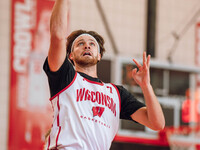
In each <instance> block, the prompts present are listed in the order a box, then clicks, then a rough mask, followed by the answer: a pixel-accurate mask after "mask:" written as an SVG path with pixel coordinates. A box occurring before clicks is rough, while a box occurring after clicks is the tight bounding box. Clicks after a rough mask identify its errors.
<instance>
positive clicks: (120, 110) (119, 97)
mask: <svg viewBox="0 0 200 150" xmlns="http://www.w3.org/2000/svg"><path fill="white" fill-rule="evenodd" d="M110 84H112V85H113V86H114V88H115V90H116V91H117V95H118V97H119V112H121V97H120V93H119V90H118V88H117V87H116V86H115V85H114V84H113V83H110Z"/></svg>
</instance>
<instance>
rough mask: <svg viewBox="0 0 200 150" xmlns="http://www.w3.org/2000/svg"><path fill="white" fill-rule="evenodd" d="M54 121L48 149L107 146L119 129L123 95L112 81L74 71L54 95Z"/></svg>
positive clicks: (104, 148)
mask: <svg viewBox="0 0 200 150" xmlns="http://www.w3.org/2000/svg"><path fill="white" fill-rule="evenodd" d="M50 100H51V102H52V105H53V109H54V121H53V125H52V128H51V133H50V136H49V140H48V143H47V145H46V146H47V149H55V147H57V149H67V150H108V149H109V148H110V146H111V143H112V141H113V139H114V137H115V135H116V133H117V131H118V125H119V114H120V104H121V102H120V101H121V100H120V96H119V92H118V90H117V88H116V87H115V85H113V84H106V83H98V82H93V81H90V80H88V79H86V78H84V77H82V76H81V75H80V74H79V73H76V74H75V77H74V79H73V81H72V82H71V83H70V85H68V86H67V87H66V88H64V89H63V90H62V91H60V92H59V93H58V94H56V95H55V96H54V97H52V98H51V99H50Z"/></svg>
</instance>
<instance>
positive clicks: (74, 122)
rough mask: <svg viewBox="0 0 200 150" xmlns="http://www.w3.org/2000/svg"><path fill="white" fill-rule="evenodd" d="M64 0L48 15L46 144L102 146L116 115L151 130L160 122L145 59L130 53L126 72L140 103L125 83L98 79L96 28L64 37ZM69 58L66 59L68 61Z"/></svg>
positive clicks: (83, 148)
mask: <svg viewBox="0 0 200 150" xmlns="http://www.w3.org/2000/svg"><path fill="white" fill-rule="evenodd" d="M68 7H69V2H68V0H56V2H55V5H54V8H53V12H52V16H51V21H50V33H51V41H50V49H49V53H48V57H47V59H46V61H45V63H44V70H45V72H46V74H47V76H48V81H49V86H50V92H51V98H50V101H51V103H52V105H53V109H54V120H53V124H52V128H51V132H50V135H49V138H48V142H47V144H46V148H47V149H61V150H108V149H109V148H110V146H111V142H112V141H113V139H114V137H115V135H116V133H117V131H118V127H119V119H120V118H121V119H127V120H134V121H136V122H138V123H140V124H142V125H145V126H147V127H149V128H151V129H153V130H161V129H163V128H164V125H165V120H164V116H163V112H162V109H161V107H160V104H159V102H158V100H157V98H156V96H155V94H154V91H153V89H152V86H151V84H150V77H149V64H150V63H149V62H150V56H148V57H147V58H146V53H145V52H144V54H143V65H141V64H140V63H138V62H137V61H136V60H135V59H133V61H134V62H135V63H136V65H137V67H138V68H139V70H138V71H137V69H133V71H132V77H133V79H134V80H135V81H136V83H137V84H138V85H139V86H140V87H141V89H142V91H143V94H144V98H145V103H146V105H144V104H143V103H141V102H139V101H137V100H136V99H135V98H134V97H133V96H132V95H131V94H130V93H129V92H128V91H127V90H126V89H125V88H123V87H122V86H117V85H114V84H111V83H103V82H102V81H101V80H100V79H99V78H98V76H97V63H98V62H99V61H100V60H101V58H102V56H103V53H104V52H105V48H104V40H103V38H102V37H101V36H100V35H99V34H98V33H96V32H93V31H85V30H77V31H74V32H72V33H71V34H70V35H69V36H68V38H67V44H66V43H65V42H66V41H65V35H66V34H65V33H67V15H68V14H67V12H68ZM70 61H71V63H70Z"/></svg>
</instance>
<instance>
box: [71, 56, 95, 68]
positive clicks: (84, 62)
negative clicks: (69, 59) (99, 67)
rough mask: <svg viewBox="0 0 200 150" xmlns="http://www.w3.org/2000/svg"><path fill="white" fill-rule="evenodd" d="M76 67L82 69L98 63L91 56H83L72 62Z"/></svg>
mask: <svg viewBox="0 0 200 150" xmlns="http://www.w3.org/2000/svg"><path fill="white" fill-rule="evenodd" d="M74 61H75V62H76V63H77V64H78V65H80V66H82V67H90V66H94V65H96V64H97V63H98V58H97V57H91V56H84V57H81V58H80V57H79V58H75V60H74Z"/></svg>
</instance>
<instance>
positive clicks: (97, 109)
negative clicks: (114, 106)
mask: <svg viewBox="0 0 200 150" xmlns="http://www.w3.org/2000/svg"><path fill="white" fill-rule="evenodd" d="M104 109H105V108H104V107H99V106H96V107H92V112H93V117H95V116H99V117H101V116H102V114H103V112H104Z"/></svg>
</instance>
